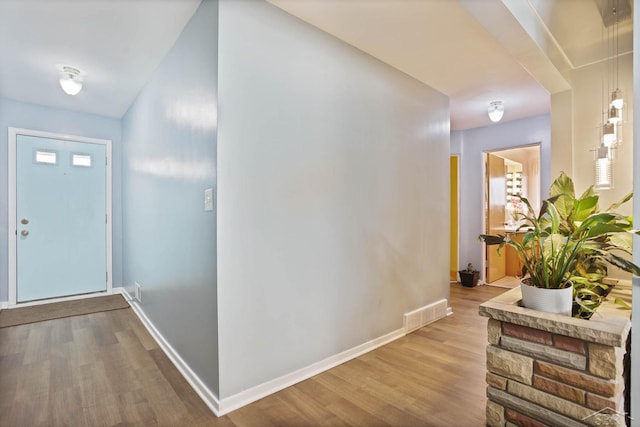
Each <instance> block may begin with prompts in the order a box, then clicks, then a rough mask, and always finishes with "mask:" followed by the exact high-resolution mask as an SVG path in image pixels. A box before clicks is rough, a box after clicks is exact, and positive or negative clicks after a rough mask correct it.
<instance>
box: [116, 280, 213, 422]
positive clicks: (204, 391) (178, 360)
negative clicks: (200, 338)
mask: <svg viewBox="0 0 640 427" xmlns="http://www.w3.org/2000/svg"><path fill="white" fill-rule="evenodd" d="M119 289H120V293H121V294H122V295H123V296H124V298H125V299H126V300H127V301H128V302H129V305H130V306H131V308H132V309H133V312H134V313H136V315H137V316H138V318H139V319H140V321H141V322H142V324H143V325H144V327H145V328H147V330H148V331H149V333H150V334H151V336H152V337H153V339H155V340H156V342H157V343H158V345H159V346H160V348H161V349H162V351H164V353H165V354H166V355H167V357H168V358H169V360H171V362H173V364H174V366H175V367H176V368H177V369H178V371H179V372H180V373H181V374H182V376H183V377H184V379H185V380H187V382H188V383H189V384H190V385H191V387H193V389H194V390H195V392H196V393H198V396H200V398H201V399H202V400H203V401H204V403H205V404H206V405H207V406H208V407H209V409H211V411H212V412H213V413H214V414H215V415H216V416H218V417H219V416H221V415H223V414H222V413H220V408H219V407H220V403H219V401H218V398H217V397H216V396H215V395H214V394H213V392H212V391H211V390H209V388H208V387H207V386H206V385H205V384H204V383H203V382H202V380H201V379H200V377H198V376H197V375H196V374H195V372H193V371H192V370H191V368H190V367H189V365H188V364H187V363H186V362H185V361H184V360H183V359H182V357H180V355H179V354H178V352H176V351H175V350H174V348H173V347H172V346H171V344H169V342H168V341H167V340H166V339H165V338H164V336H162V334H161V333H160V332H159V331H158V330H157V329H156V327H155V326H154V325H153V323H152V322H151V320H149V318H148V317H147V315H146V314H145V313H144V311H143V310H142V308H141V307H140V305H139V304H138V302H137V301H136V300H134V299H133V298H132V297H131V295H130V294H129V292H128V291H127V290H126V289H125V288H119Z"/></svg>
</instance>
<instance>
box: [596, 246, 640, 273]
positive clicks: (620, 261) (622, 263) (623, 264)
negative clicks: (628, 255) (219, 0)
mask: <svg viewBox="0 0 640 427" xmlns="http://www.w3.org/2000/svg"><path fill="white" fill-rule="evenodd" d="M603 257H604V259H606V260H607V262H608V263H610V264H612V265H614V266H616V267H618V268H621V269H622V270H624V271H626V272H629V273H633V274H635V275H636V276H640V267H638V266H637V265H635V264H634V263H633V262H631V261H629V260H627V259H625V258H622V257H620V256H618V255H616V254H614V253H612V252H607V253H606V254H604V256H603Z"/></svg>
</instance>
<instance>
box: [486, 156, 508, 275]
mask: <svg viewBox="0 0 640 427" xmlns="http://www.w3.org/2000/svg"><path fill="white" fill-rule="evenodd" d="M486 171H487V172H486V179H487V201H488V203H487V204H488V212H487V230H486V231H487V234H504V232H505V231H504V220H505V204H506V200H507V186H506V181H505V168H504V159H503V158H502V157H498V156H494V155H493V154H487V167H486ZM486 251H487V252H486V256H487V258H486V259H487V262H486V267H487V270H486V278H487V283H491V282H495V281H496V280H498V279H501V278H503V277H504V276H505V270H506V262H505V260H506V257H505V255H506V254H505V251H504V250H502V251H501V252H500V253H498V247H497V246H489V245H486Z"/></svg>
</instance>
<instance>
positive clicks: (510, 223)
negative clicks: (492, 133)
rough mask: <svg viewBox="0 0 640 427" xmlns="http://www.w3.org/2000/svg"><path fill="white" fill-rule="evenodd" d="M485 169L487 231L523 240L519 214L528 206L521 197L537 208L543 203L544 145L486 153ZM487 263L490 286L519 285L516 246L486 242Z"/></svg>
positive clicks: (485, 278)
mask: <svg viewBox="0 0 640 427" xmlns="http://www.w3.org/2000/svg"><path fill="white" fill-rule="evenodd" d="M484 171H485V173H484V215H483V230H484V233H486V234H502V235H509V236H510V238H512V239H521V238H522V235H523V232H522V231H519V230H518V227H519V226H520V225H521V219H520V217H519V214H521V213H523V212H524V209H525V207H524V204H523V203H522V201H521V199H520V197H524V198H526V199H528V200H529V203H530V204H531V206H532V207H533V209H535V210H536V211H537V210H538V209H539V206H540V200H541V192H540V144H534V145H529V146H521V147H514V148H508V149H503V150H498V151H488V152H485V153H484ZM483 264H484V265H483V269H482V272H483V275H484V282H485V283H486V284H487V285H491V286H499V287H504V288H514V287H517V286H519V284H520V276H521V270H522V265H521V264H520V260H519V259H518V256H517V254H516V253H515V251H513V249H512V248H510V247H504V248H503V249H502V250H500V251H498V247H497V246H488V245H484V257H483Z"/></svg>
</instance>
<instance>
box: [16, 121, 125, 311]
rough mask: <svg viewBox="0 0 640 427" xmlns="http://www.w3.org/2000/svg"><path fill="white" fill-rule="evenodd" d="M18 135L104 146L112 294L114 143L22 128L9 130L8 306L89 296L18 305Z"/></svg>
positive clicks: (41, 302) (107, 267)
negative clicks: (112, 178)
mask: <svg viewBox="0 0 640 427" xmlns="http://www.w3.org/2000/svg"><path fill="white" fill-rule="evenodd" d="M18 135H25V136H34V137H39V138H48V139H58V140H62V141H73V142H80V143H85V144H100V145H104V146H105V154H106V158H107V164H106V168H105V169H106V177H105V179H106V188H105V197H106V209H107V218H106V227H105V231H106V236H105V237H106V239H105V241H106V252H107V259H106V269H107V289H106V293H107V294H110V293H112V288H113V268H112V263H113V256H112V253H111V252H112V222H113V213H112V209H111V207H112V194H111V140H109V139H98V138H88V137H84V136H76V135H66V134H59V133H52V132H45V131H38V130H31V129H21V128H14V127H10V128H9V137H8V144H7V145H8V148H9V157H8V159H7V161H8V172H9V177H8V178H9V180H8V187H9V188H8V190H9V191H8V195H9V201H8V202H9V206H8V210H9V218H8V219H9V223H8V230H7V235H8V240H9V242H8V243H9V245H8V247H9V265H8V267H9V295H8V296H9V301H8V305H9V306H16V305H19V306H21V307H23V306H27V305H37V304H44V303H49V302H55V301H66V300H73V299H81V298H86V295H72V296H68V297H59V298H51V299H46V300H39V301H32V302H25V303H20V304H17V302H16V299H17V284H18V283H17V271H16V269H17V262H16V261H17V242H18V235H17V233H18V219H17V216H16V208H17V187H16V186H17V180H16V172H17V170H16V151H17V150H16V148H17V142H18Z"/></svg>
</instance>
